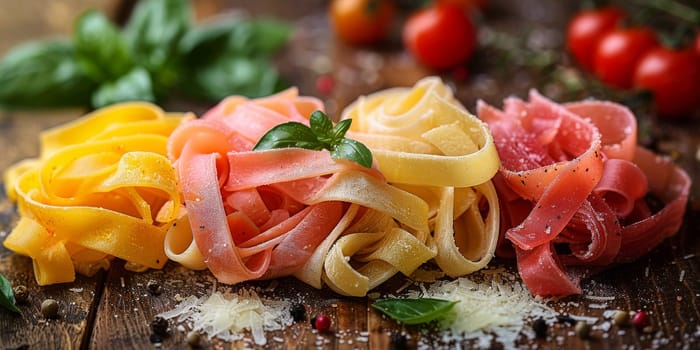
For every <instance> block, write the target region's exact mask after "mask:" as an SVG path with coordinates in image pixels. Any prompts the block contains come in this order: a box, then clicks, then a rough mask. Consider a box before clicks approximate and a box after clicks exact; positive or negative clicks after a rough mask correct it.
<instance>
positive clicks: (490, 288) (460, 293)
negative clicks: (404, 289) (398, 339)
mask: <svg viewBox="0 0 700 350" xmlns="http://www.w3.org/2000/svg"><path fill="white" fill-rule="evenodd" d="M479 275H480V276H481V277H483V280H482V281H479V282H477V281H475V280H476V279H475V278H474V277H473V275H472V276H469V277H462V278H459V279H455V280H451V281H438V282H435V283H433V284H432V285H430V286H429V287H428V288H421V290H420V291H412V292H408V293H409V294H413V295H408V297H430V298H441V299H447V300H458V301H459V302H458V303H457V304H456V305H455V306H454V308H453V309H452V311H451V312H450V314H448V315H447V316H446V317H445V318H444V320H443V321H442V324H441V328H442V329H443V332H441V333H442V338H441V339H439V340H440V341H441V342H445V343H455V342H456V343H461V342H462V341H465V340H467V341H473V342H474V344H472V346H473V347H476V348H491V347H493V346H494V343H499V344H502V345H503V348H505V349H514V348H516V347H517V345H516V342H517V340H518V339H519V338H520V337H521V336H522V335H525V336H527V337H528V338H533V337H534V333H533V332H532V330H531V329H529V327H525V326H526V324H528V323H527V322H528V321H529V320H533V319H535V318H539V317H542V318H543V319H545V321H547V323H550V324H551V323H553V322H554V320H555V318H556V314H557V313H556V311H555V310H554V309H552V308H550V307H549V306H547V305H546V304H544V303H542V302H541V300H542V299H540V298H535V297H533V296H532V294H530V292H529V291H528V290H527V289H526V288H525V287H524V286H523V285H522V284H521V283H520V282H519V281H517V280H516V279H515V277H514V276H513V275H512V274H510V273H507V272H501V271H499V272H497V273H481V274H479ZM423 345H424V347H427V348H430V347H432V345H433V344H423Z"/></svg>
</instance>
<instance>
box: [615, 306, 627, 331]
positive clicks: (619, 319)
mask: <svg viewBox="0 0 700 350" xmlns="http://www.w3.org/2000/svg"><path fill="white" fill-rule="evenodd" d="M613 323H615V324H616V325H617V326H618V327H626V326H629V323H630V313H629V312H627V311H622V310H618V311H617V312H615V315H613Z"/></svg>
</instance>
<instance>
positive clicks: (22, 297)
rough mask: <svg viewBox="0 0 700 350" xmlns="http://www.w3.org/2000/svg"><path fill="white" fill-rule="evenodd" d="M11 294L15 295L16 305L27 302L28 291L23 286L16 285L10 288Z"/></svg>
mask: <svg viewBox="0 0 700 350" xmlns="http://www.w3.org/2000/svg"><path fill="white" fill-rule="evenodd" d="M12 292H13V293H14V295H15V302H16V303H17V304H26V303H27V301H28V300H29V291H28V290H27V287H26V286H24V285H23V284H20V285H17V286H15V287H14V288H12Z"/></svg>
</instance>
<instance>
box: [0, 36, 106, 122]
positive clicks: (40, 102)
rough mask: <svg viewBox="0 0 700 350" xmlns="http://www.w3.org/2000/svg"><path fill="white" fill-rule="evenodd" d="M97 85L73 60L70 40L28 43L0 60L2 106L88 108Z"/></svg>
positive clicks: (0, 100)
mask: <svg viewBox="0 0 700 350" xmlns="http://www.w3.org/2000/svg"><path fill="white" fill-rule="evenodd" d="M96 86H97V83H95V82H94V81H93V80H92V79H90V77H89V76H88V75H87V74H85V72H84V71H83V70H82V67H81V66H80V65H79V64H78V62H77V61H76V55H75V51H74V50H73V45H72V44H71V42H70V41H69V40H47V41H36V42H30V43H28V44H24V45H22V46H18V47H17V48H15V49H13V50H12V51H10V52H9V53H8V54H7V55H6V56H5V58H4V59H3V60H2V61H0V106H3V107H8V108H39V107H76V106H87V105H89V104H90V95H91V94H92V90H93V89H95V87H96Z"/></svg>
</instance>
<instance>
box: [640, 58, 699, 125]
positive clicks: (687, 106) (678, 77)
mask: <svg viewBox="0 0 700 350" xmlns="http://www.w3.org/2000/svg"><path fill="white" fill-rule="evenodd" d="M634 86H635V87H636V88H641V89H648V90H650V91H651V92H652V94H653V95H654V103H655V105H656V111H657V113H658V114H659V115H660V116H663V117H672V118H675V117H683V116H687V115H688V114H690V113H692V112H693V111H694V110H695V109H696V108H698V107H700V58H698V56H697V55H696V54H695V52H694V51H693V49H690V48H688V49H684V50H674V49H670V48H667V47H658V48H655V49H652V50H650V51H649V52H647V53H646V54H645V55H644V56H643V57H642V59H641V60H640V61H639V63H638V64H637V68H636V70H635V73H634Z"/></svg>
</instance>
